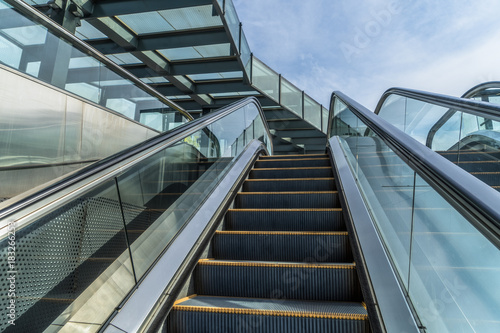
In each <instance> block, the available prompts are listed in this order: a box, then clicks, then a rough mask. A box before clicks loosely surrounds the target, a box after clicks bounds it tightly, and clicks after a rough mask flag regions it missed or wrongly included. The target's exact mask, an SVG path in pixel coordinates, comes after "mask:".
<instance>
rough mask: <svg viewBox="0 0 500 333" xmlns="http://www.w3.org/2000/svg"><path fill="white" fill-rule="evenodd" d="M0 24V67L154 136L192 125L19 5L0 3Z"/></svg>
mask: <svg viewBox="0 0 500 333" xmlns="http://www.w3.org/2000/svg"><path fill="white" fill-rule="evenodd" d="M0 18H1V19H0V64H3V65H5V66H8V67H10V68H14V69H16V70H17V71H19V72H22V73H24V74H27V75H29V76H31V77H34V78H37V79H39V80H41V81H43V82H45V83H48V84H50V85H51V86H53V87H57V88H60V89H63V90H65V91H67V92H70V93H73V94H75V95H77V96H80V97H82V98H84V99H85V100H88V101H90V102H92V103H95V104H98V105H100V106H102V107H104V108H107V109H110V110H113V111H115V112H117V113H119V114H121V115H123V116H125V117H128V118H131V119H134V120H136V121H142V122H143V123H144V124H145V125H147V126H150V127H153V128H155V129H157V130H159V131H165V130H169V129H172V128H173V127H175V126H179V125H180V124H182V123H184V122H186V121H187V120H190V119H192V117H191V116H190V115H189V114H188V113H187V112H185V111H184V110H183V109H182V108H181V107H179V106H178V105H176V104H175V103H173V102H172V101H170V100H168V99H167V98H165V97H164V96H162V95H161V94H160V93H158V92H156V91H155V90H154V89H152V88H151V87H149V86H148V85H147V84H145V83H144V82H142V81H141V80H139V79H138V78H136V77H135V76H133V75H132V74H130V73H128V72H127V71H125V70H123V69H121V67H120V66H118V65H117V64H115V63H114V62H113V61H111V60H110V59H109V58H108V57H105V56H104V55H102V54H100V53H99V52H98V51H96V50H94V49H92V48H91V47H90V46H88V45H87V44H85V43H83V42H82V41H81V40H79V39H78V38H76V37H75V36H74V35H72V34H70V33H69V32H68V31H66V30H64V29H63V28H61V27H60V26H58V25H57V24H55V23H53V22H52V21H51V20H50V19H48V18H47V17H45V16H44V15H43V14H41V13H39V12H38V11H36V10H35V9H34V8H32V7H31V6H29V5H28V4H26V3H24V2H23V1H20V0H0ZM110 57H111V58H113V59H121V60H120V61H121V62H122V63H124V64H133V63H140V61H139V60H138V59H136V58H134V57H133V56H128V58H127V59H125V57H120V54H115V55H110ZM23 93H25V94H26V93H28V94H29V92H26V91H23ZM144 113H147V114H148V116H151V114H152V113H154V114H156V115H159V116H161V117H162V121H160V122H157V121H156V119H155V121H154V122H150V121H148V119H151V118H150V117H149V118H147V117H144V116H142V117H141V115H142V114H144ZM20 116H21V115H20ZM146 118H147V119H146Z"/></svg>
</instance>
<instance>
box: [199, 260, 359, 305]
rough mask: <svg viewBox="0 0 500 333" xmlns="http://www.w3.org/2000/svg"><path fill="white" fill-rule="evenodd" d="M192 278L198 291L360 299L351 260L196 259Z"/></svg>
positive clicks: (236, 295) (250, 295)
mask: <svg viewBox="0 0 500 333" xmlns="http://www.w3.org/2000/svg"><path fill="white" fill-rule="evenodd" d="M194 281H195V290H196V293H197V294H199V295H213V296H232V297H254V298H255V297H256V298H278V299H301V300H314V301H351V302H358V301H361V300H362V296H361V289H360V286H359V283H358V277H357V273H356V265H355V264H307V263H293V262H290V263H286V262H265V261H225V260H200V261H199V262H198V265H197V266H196V269H195V271H194Z"/></svg>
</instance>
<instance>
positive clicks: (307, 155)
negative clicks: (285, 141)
mask: <svg viewBox="0 0 500 333" xmlns="http://www.w3.org/2000/svg"><path fill="white" fill-rule="evenodd" d="M290 156H304V157H305V158H308V157H312V156H328V155H327V154H291V155H262V156H260V157H261V158H276V157H290Z"/></svg>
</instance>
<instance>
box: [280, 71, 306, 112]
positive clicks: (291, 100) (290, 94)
mask: <svg viewBox="0 0 500 333" xmlns="http://www.w3.org/2000/svg"><path fill="white" fill-rule="evenodd" d="M281 104H282V105H283V106H286V107H287V108H288V109H290V110H291V111H293V112H295V113H296V114H297V115H299V116H300V117H302V91H300V90H299V89H297V88H296V87H295V86H294V85H293V84H291V83H290V82H289V81H287V80H286V79H284V78H281Z"/></svg>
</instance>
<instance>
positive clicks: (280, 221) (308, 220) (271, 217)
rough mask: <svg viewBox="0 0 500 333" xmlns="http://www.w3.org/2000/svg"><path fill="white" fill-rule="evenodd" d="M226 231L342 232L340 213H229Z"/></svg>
mask: <svg viewBox="0 0 500 333" xmlns="http://www.w3.org/2000/svg"><path fill="white" fill-rule="evenodd" d="M226 228H227V229H228V230H249V231H259V230H260V231H344V230H345V224H344V219H343V215H342V212H341V211H272V212H270V211H229V212H227V214H226Z"/></svg>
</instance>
